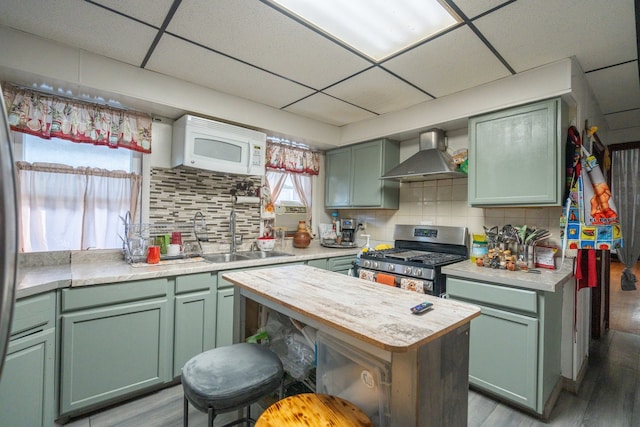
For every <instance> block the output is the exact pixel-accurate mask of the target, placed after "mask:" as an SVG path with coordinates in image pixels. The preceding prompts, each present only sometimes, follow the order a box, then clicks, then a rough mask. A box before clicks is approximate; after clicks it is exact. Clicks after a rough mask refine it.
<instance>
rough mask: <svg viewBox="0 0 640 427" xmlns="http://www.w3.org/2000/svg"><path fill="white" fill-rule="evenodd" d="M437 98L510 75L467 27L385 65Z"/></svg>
mask: <svg viewBox="0 0 640 427" xmlns="http://www.w3.org/2000/svg"><path fill="white" fill-rule="evenodd" d="M383 66H384V67H385V68H388V69H389V70H391V71H392V72H394V73H395V74H397V75H399V76H400V77H402V78H404V79H405V80H407V81H409V82H411V83H413V84H415V85H416V86H418V87H420V88H421V89H423V90H425V91H427V92H428V93H430V94H431V95H433V96H435V97H436V98H439V97H442V96H445V95H449V94H452V93H455V92H460V91H462V90H464V89H468V88H471V87H474V86H477V85H481V84H483V83H487V82H490V81H493V80H497V79H500V78H502V77H506V76H508V75H510V73H509V71H508V70H507V69H506V68H505V67H504V65H502V63H500V61H498V59H497V58H496V57H495V55H493V53H491V51H490V50H489V49H488V48H487V47H486V46H485V45H484V43H482V42H481V41H480V39H478V37H476V35H475V34H474V33H473V32H472V31H471V30H470V29H469V27H467V26H464V27H460V28H458V29H456V30H453V31H451V32H449V33H447V34H444V35H443V36H441V37H438V38H436V39H434V40H432V41H430V42H428V43H425V44H424V45H422V46H419V47H417V48H415V49H412V50H410V51H409V52H407V53H405V54H404V55H401V56H399V57H396V58H394V59H391V60H390V61H388V62H385V63H384V64H383Z"/></svg>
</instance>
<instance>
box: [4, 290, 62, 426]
mask: <svg viewBox="0 0 640 427" xmlns="http://www.w3.org/2000/svg"><path fill="white" fill-rule="evenodd" d="M55 314H56V294H55V292H48V293H45V294H41V295H36V296H31V297H27V298H23V299H20V300H18V301H17V302H16V304H15V307H14V311H13V319H12V322H11V335H10V337H9V345H8V348H7V355H6V359H5V362H4V367H3V370H2V377H1V378H0V426H28V427H32V426H51V425H53V423H54V419H55V417H56V414H55V411H56V402H57V395H56V391H55V386H54V383H55V375H56V372H55V369H56V328H55Z"/></svg>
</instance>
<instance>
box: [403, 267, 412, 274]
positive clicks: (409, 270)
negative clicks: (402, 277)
mask: <svg viewBox="0 0 640 427" xmlns="http://www.w3.org/2000/svg"><path fill="white" fill-rule="evenodd" d="M404 274H407V275H409V274H411V267H405V268H404Z"/></svg>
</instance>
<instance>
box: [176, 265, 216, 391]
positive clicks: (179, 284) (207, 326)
mask: <svg viewBox="0 0 640 427" xmlns="http://www.w3.org/2000/svg"><path fill="white" fill-rule="evenodd" d="M216 281H217V277H216V276H215V275H211V274H210V273H203V274H191V275H188V276H179V277H177V278H176V297H175V315H174V343H173V376H174V378H175V377H179V376H180V375H181V373H182V367H183V366H184V364H185V363H186V362H187V361H188V360H189V359H191V358H192V357H193V356H195V355H197V354H200V353H202V352H203V351H207V350H211V349H213V348H215V346H216V305H217V302H216V299H217V298H216V297H217V293H216Z"/></svg>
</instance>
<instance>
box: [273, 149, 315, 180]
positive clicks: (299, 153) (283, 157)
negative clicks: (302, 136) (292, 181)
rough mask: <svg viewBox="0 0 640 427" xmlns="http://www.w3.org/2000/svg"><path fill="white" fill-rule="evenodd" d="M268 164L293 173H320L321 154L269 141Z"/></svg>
mask: <svg viewBox="0 0 640 427" xmlns="http://www.w3.org/2000/svg"><path fill="white" fill-rule="evenodd" d="M266 166H267V168H269V169H278V170H284V171H287V172H292V173H306V174H309V175H318V174H319V173H320V154H319V153H318V152H316V151H312V150H307V149H304V148H301V147H294V146H289V145H283V144H277V143H273V142H267V153H266Z"/></svg>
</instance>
